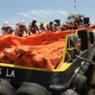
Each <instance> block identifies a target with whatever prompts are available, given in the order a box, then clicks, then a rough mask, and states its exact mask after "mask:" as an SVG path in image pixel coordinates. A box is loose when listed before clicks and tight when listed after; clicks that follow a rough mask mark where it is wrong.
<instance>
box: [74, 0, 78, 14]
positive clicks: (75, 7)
mask: <svg viewBox="0 0 95 95" xmlns="http://www.w3.org/2000/svg"><path fill="white" fill-rule="evenodd" d="M74 10H75V14H76V10H77V0H74Z"/></svg>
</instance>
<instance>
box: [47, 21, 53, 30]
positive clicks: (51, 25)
mask: <svg viewBox="0 0 95 95" xmlns="http://www.w3.org/2000/svg"><path fill="white" fill-rule="evenodd" d="M47 30H48V31H51V32H53V31H54V23H53V22H52V21H50V22H49V24H47Z"/></svg>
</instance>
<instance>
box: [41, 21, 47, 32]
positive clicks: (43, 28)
mask: <svg viewBox="0 0 95 95" xmlns="http://www.w3.org/2000/svg"><path fill="white" fill-rule="evenodd" d="M40 31H41V32H43V31H46V29H45V26H44V24H43V23H40Z"/></svg>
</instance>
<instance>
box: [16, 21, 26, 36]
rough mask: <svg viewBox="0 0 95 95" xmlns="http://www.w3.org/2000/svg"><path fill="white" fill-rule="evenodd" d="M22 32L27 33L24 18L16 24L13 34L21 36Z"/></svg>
mask: <svg viewBox="0 0 95 95" xmlns="http://www.w3.org/2000/svg"><path fill="white" fill-rule="evenodd" d="M24 33H26V34H28V29H27V26H26V25H25V22H24V20H22V21H21V22H19V23H17V24H16V28H15V35H17V36H19V37H22V36H24Z"/></svg>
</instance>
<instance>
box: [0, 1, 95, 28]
mask: <svg viewBox="0 0 95 95" xmlns="http://www.w3.org/2000/svg"><path fill="white" fill-rule="evenodd" d="M74 1H75V0H0V12H1V13H0V26H2V24H3V22H4V21H9V22H10V24H11V25H13V26H15V25H16V23H18V22H19V21H21V20H24V21H25V22H26V24H29V23H30V22H32V20H33V19H36V20H37V21H38V23H40V22H49V21H50V20H54V19H60V20H61V23H63V22H65V21H66V18H67V16H68V15H70V14H73V13H80V14H83V15H85V16H89V17H91V21H95V0H76V1H77V2H76V10H75V8H74V6H75V2H74Z"/></svg>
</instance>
